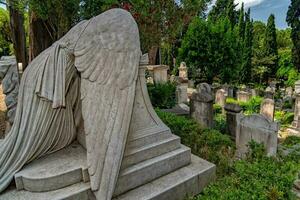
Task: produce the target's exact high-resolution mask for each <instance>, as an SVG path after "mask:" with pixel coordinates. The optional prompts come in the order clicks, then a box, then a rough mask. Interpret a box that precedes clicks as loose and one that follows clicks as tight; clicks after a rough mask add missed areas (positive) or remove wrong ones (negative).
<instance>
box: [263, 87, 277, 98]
mask: <svg viewBox="0 0 300 200" xmlns="http://www.w3.org/2000/svg"><path fill="white" fill-rule="evenodd" d="M274 94H275V90H274V89H273V88H271V87H270V86H269V87H267V88H266V90H265V98H266V99H274Z"/></svg>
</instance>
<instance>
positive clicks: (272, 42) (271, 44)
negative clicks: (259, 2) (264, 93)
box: [264, 14, 278, 76]
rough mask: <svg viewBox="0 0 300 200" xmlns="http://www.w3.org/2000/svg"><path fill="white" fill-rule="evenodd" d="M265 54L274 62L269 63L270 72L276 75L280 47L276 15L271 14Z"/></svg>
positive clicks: (266, 33)
mask: <svg viewBox="0 0 300 200" xmlns="http://www.w3.org/2000/svg"><path fill="white" fill-rule="evenodd" d="M264 55H265V56H266V57H271V58H272V60H273V64H270V65H269V72H270V74H269V75H271V76H274V75H275V73H276V71H277V68H278V48H277V36H276V26H275V16H274V15H273V14H271V15H270V17H269V19H268V23H267V28H266V32H265V40H264Z"/></svg>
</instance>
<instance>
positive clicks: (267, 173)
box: [193, 142, 300, 200]
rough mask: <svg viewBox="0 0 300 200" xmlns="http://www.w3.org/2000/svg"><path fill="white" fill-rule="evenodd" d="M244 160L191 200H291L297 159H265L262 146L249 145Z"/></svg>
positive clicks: (297, 168)
mask: <svg viewBox="0 0 300 200" xmlns="http://www.w3.org/2000/svg"><path fill="white" fill-rule="evenodd" d="M249 147H250V152H249V153H248V155H247V158H246V159H245V160H238V161H235V162H234V164H233V167H232V172H231V173H230V174H228V175H227V176H224V177H223V178H220V179H219V180H217V181H216V182H215V183H213V184H211V185H210V186H208V187H207V188H206V189H205V190H204V191H203V193H202V194H201V195H199V196H197V197H195V198H193V200H215V199H218V200H229V199H230V200H248V199H253V200H254V199H255V200H257V199H258V200H273V199H276V200H294V199H296V198H295V195H294V194H293V193H292V191H291V189H292V187H293V182H294V180H295V179H296V175H297V173H298V172H299V170H300V156H299V155H296V154H294V155H289V156H281V155H280V154H279V155H278V156H277V157H267V156H266V154H265V150H264V147H263V145H261V144H257V143H255V142H250V143H249Z"/></svg>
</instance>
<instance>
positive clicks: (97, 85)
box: [0, 9, 141, 200]
mask: <svg viewBox="0 0 300 200" xmlns="http://www.w3.org/2000/svg"><path fill="white" fill-rule="evenodd" d="M140 56H141V51H140V42H139V31H138V27H137V24H136V22H135V21H134V19H133V17H132V16H131V15H130V14H129V13H128V12H126V11H124V10H121V9H113V10H110V11H107V12H105V13H103V14H101V15H99V16H97V17H94V18H92V19H90V20H88V21H83V22H81V23H79V24H78V25H76V26H75V27H73V28H72V29H71V30H70V31H69V32H68V33H67V34H66V35H65V36H64V37H63V38H62V39H60V40H59V41H58V42H56V43H55V44H53V45H52V47H50V48H48V49H47V50H45V51H44V52H43V53H42V54H41V55H40V56H38V57H37V58H36V59H35V60H34V61H33V62H32V63H31V64H30V65H29V67H28V68H27V70H26V71H25V73H24V75H23V78H22V81H21V86H20V92H19V100H18V108H17V113H16V119H15V123H14V125H13V127H12V130H11V132H10V134H9V135H8V137H7V138H5V139H4V140H3V141H1V142H0V191H3V190H4V189H5V188H6V187H7V186H8V184H9V183H10V182H11V180H12V179H13V176H14V174H15V173H16V172H17V171H19V170H20V169H21V168H22V167H23V166H24V165H25V164H26V163H28V162H30V161H32V160H34V159H36V158H38V157H40V156H43V155H45V154H49V153H52V152H54V151H57V150H59V149H61V148H63V147H65V146H67V145H69V144H70V143H71V142H72V141H73V140H74V139H75V138H76V126H77V122H78V121H79V120H78V118H80V117H81V116H82V117H83V120H84V127H85V133H86V143H87V144H86V146H87V163H88V172H89V175H90V179H91V188H92V190H93V191H94V194H95V196H96V198H97V199H99V200H100V199H101V200H108V199H111V198H112V195H113V191H114V188H115V184H116V181H117V178H118V173H119V170H120V165H121V162H122V158H123V153H124V149H125V144H126V139H127V134H128V130H129V124H130V120H131V114H132V109H133V102H134V97H135V87H136V80H137V74H138V65H139V60H140Z"/></svg>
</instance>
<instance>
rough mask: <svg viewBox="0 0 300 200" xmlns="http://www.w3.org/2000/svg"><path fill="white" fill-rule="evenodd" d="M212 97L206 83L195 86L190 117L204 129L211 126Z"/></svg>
mask: <svg viewBox="0 0 300 200" xmlns="http://www.w3.org/2000/svg"><path fill="white" fill-rule="evenodd" d="M213 100H214V99H213V95H212V91H211V88H210V86H209V85H208V84H207V83H201V84H200V85H198V86H197V91H196V92H194V93H193V94H192V97H191V108H190V115H191V117H192V118H194V119H195V120H196V121H197V122H199V123H200V124H201V125H202V126H203V127H205V128H211V127H212V126H213Z"/></svg>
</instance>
